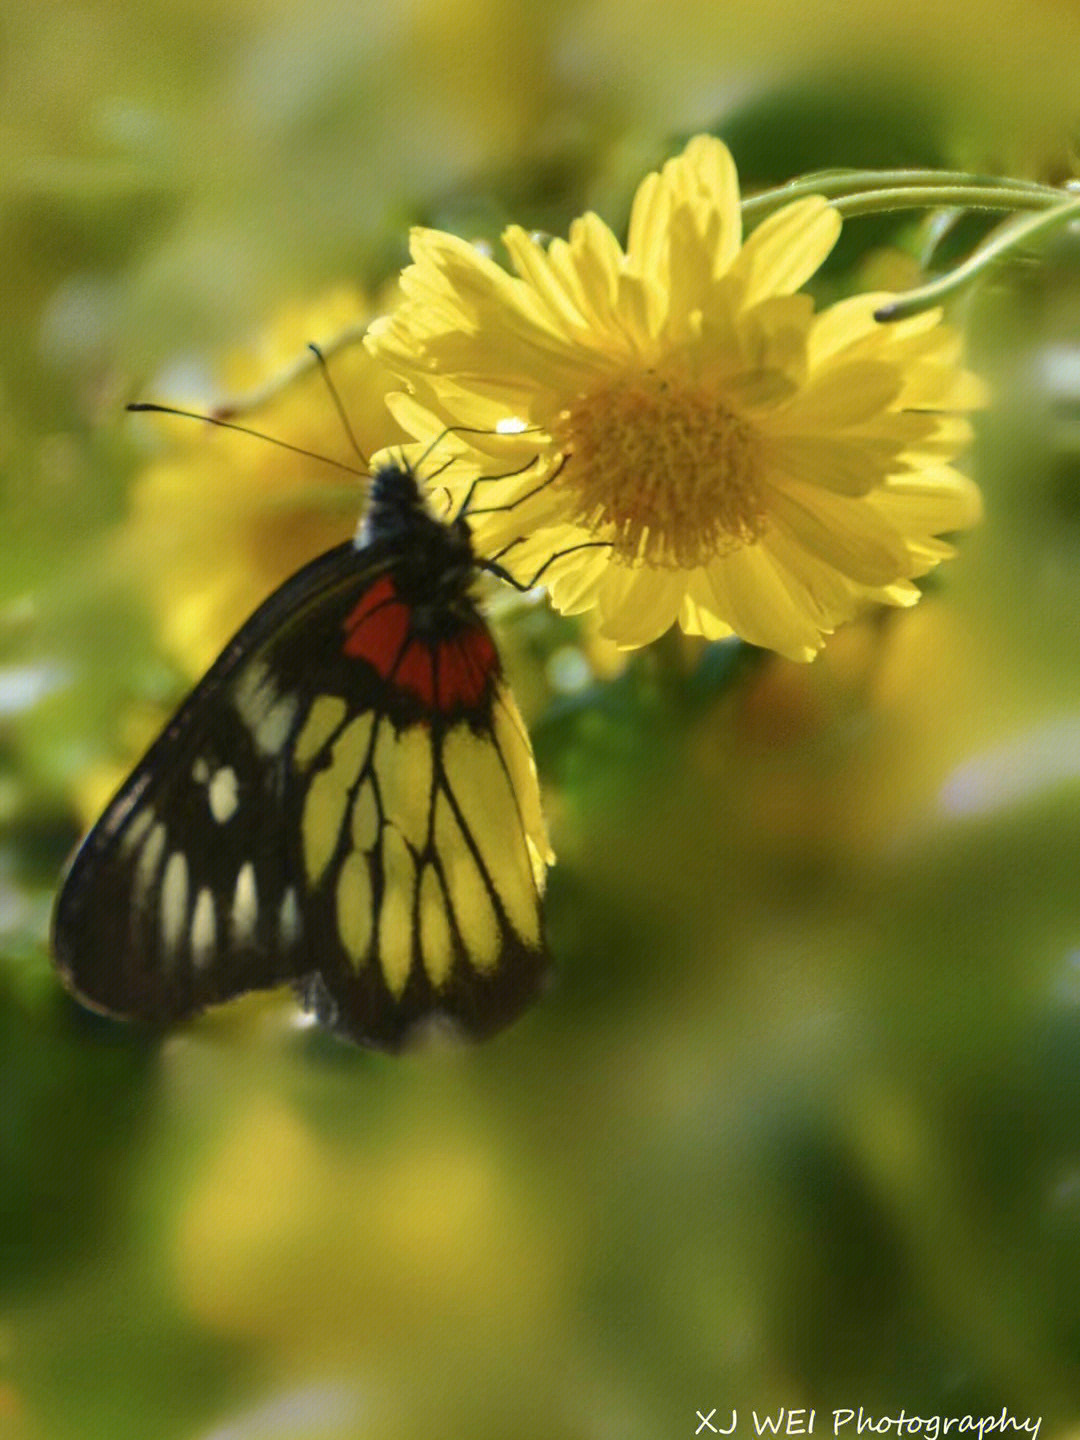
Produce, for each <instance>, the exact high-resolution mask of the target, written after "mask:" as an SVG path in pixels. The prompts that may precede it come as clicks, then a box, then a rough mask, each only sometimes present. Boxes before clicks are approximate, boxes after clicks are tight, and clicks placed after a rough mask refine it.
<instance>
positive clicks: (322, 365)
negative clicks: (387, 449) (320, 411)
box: [308, 344, 371, 470]
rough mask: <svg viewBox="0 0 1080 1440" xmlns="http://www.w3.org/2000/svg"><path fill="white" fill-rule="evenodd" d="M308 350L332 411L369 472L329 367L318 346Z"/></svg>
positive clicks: (368, 463) (369, 465)
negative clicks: (331, 401) (317, 367)
mask: <svg viewBox="0 0 1080 1440" xmlns="http://www.w3.org/2000/svg"><path fill="white" fill-rule="evenodd" d="M308 349H309V350H310V351H311V353H312V354H313V355H314V356H315V359H316V360H317V361H318V362H319V369H320V370H321V371H322V377H323V379H324V380H325V381H326V388H327V389H328V390H329V391H330V398H331V400H333V402H334V409H335V410H336V411H337V413H338V417H339V418H340V420H341V423H342V425H343V426H344V428H345V434H346V435H347V436H348V437H349V444H350V445H351V446H352V448H353V449H354V450H355V451H356V453H357V455H358V456H359V457H360V459H361V461H362V462H363V464H364V467H365V469H368V470H370V468H371V462H370V461H369V460H368V457H367V456H366V455H365V454H364V452H363V450H361V448H360V442H359V441H358V440H357V438H356V434H355V432H354V430H353V428H352V426H351V425H350V423H349V417H348V414H347V413H346V410H345V406H344V405H343V404H342V400H341V396H340V395H339V394H338V388H337V386H336V385H335V384H334V382H333V379H332V378H331V375H330V367H329V365H327V363H326V356H325V355H324V354H323V352H322V351H321V350H320V349H319V347H318V345H315V344H309V345H308Z"/></svg>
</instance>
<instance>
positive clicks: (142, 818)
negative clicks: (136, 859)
mask: <svg viewBox="0 0 1080 1440" xmlns="http://www.w3.org/2000/svg"><path fill="white" fill-rule="evenodd" d="M153 823H154V812H153V809H152V808H151V807H150V806H149V805H147V806H146V807H145V809H142V810H140V811H139V813H138V814H137V815H136V816H135V818H134V820H131V821H129V822H128V827H127V830H126V831H125V832H124V838H123V840H121V842H120V853H121V855H134V853H135V851H136V850H137V849H138V848H139V846H140V845H141V844H142V842H143V840H144V839H145V838H146V832H147V831H148V830H149V829H150V826H151V825H153Z"/></svg>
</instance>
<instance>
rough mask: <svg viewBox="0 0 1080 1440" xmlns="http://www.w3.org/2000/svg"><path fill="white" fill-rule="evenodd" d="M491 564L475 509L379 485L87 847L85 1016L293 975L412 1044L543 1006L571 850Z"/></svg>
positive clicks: (193, 702)
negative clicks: (545, 809) (550, 923)
mask: <svg viewBox="0 0 1080 1440" xmlns="http://www.w3.org/2000/svg"><path fill="white" fill-rule="evenodd" d="M482 568H488V569H492V570H494V571H495V572H496V573H503V572H501V571H500V570H499V567H498V566H497V565H495V564H494V563H492V562H487V561H484V560H481V559H478V558H477V556H476V555H475V554H474V552H473V547H472V542H471V536H470V532H469V525H468V521H467V520H466V519H465V517H464V515H462V514H460V513H459V514H458V516H457V517H456V518H455V519H453V520H451V521H449V522H444V521H443V520H440V519H437V518H436V517H435V516H434V515H433V514H432V513H431V512H430V511H429V509H428V508H427V505H426V503H425V501H424V499H423V496H422V494H421V489H420V486H419V484H418V481H417V478H416V475H415V473H414V472H413V470H412V469H411V468H410V467H409V466H408V465H407V464H406V463H404V461H402V462H401V463H391V464H386V465H384V466H382V467H381V468H379V469H377V470H376V471H375V474H374V475H373V476H372V479H371V486H370V492H369V498H368V506H367V511H366V515H365V518H364V521H363V523H362V525H361V527H360V529H359V531H358V533H357V537H356V539H355V540H353V541H349V542H346V543H345V544H343V545H340V546H338V547H337V548H336V549H333V550H330V551H328V552H327V553H326V554H325V555H322V556H321V557H320V558H318V559H316V560H313V561H312V562H311V563H310V564H309V565H307V566H305V567H304V568H303V569H302V570H300V571H299V572H298V573H297V574H295V575H294V576H293V577H292V578H291V579H289V580H287V581H286V582H285V583H284V584H283V585H282V586H281V587H280V589H278V590H277V591H275V593H274V594H272V595H271V596H270V597H269V599H267V600H266V601H265V602H264V603H263V604H262V605H261V606H260V607H259V609H258V610H256V611H255V613H254V614H253V615H252V616H251V618H250V619H249V620H248V621H247V623H246V624H245V625H244V626H243V627H242V628H241V629H240V631H239V632H238V633H237V634H236V635H235V636H234V638H233V639H232V640H231V641H230V642H229V644H228V645H227V646H226V647H225V650H224V651H223V653H222V654H221V656H220V657H219V658H218V660H217V661H216V662H215V663H214V665H212V666H211V668H210V670H209V671H208V672H207V674H206V675H205V677H204V678H203V679H202V680H201V681H200V682H199V684H198V685H197V686H196V687H195V689H194V691H193V692H192V693H191V694H190V695H189V697H188V698H187V700H186V701H185V702H184V703H183V704H182V705H181V707H180V709H179V710H178V711H177V713H176V714H175V716H174V717H173V718H172V720H170V721H169V723H168V725H166V727H165V729H164V731H163V733H162V734H161V735H160V736H159V738H158V739H157V741H156V742H155V743H154V744H153V745H152V746H151V747H150V749H149V751H148V752H147V754H146V755H145V757H144V758H143V760H142V761H141V762H140V763H139V764H138V765H137V766H136V768H135V770H134V771H133V773H132V774H131V776H130V777H129V779H128V780H127V781H126V782H125V783H124V784H123V785H122V786H121V788H120V790H119V792H118V793H117V795H116V796H115V798H114V799H113V800H112V802H111V803H110V804H109V806H108V808H107V809H106V810H105V813H104V814H103V815H102V817H101V818H100V820H99V821H98V822H97V824H96V825H95V826H94V828H93V829H92V830H91V831H90V833H89V835H88V836H87V837H86V839H85V840H84V841H83V843H82V845H81V846H80V847H79V849H78V850H77V851H76V853H75V855H74V857H73V859H72V860H71V862H70V865H69V868H68V870H67V873H66V876H65V878H64V880H63V883H62V886H61V889H60V891H59V894H58V896H57V900H56V905H55V910H54V915H53V931H52V940H53V954H54V957H55V961H56V965H57V967H58V969H59V971H60V974H61V976H62V977H63V979H64V981H65V983H66V985H67V986H68V988H69V989H70V990H71V991H72V992H73V993H74V995H75V996H76V998H77V999H78V1000H80V1001H81V1002H82V1003H83V1004H84V1005H87V1006H89V1007H90V1008H91V1009H94V1010H98V1011H102V1012H104V1013H106V1014H110V1015H114V1016H119V1017H122V1018H127V1019H131V1018H137V1019H140V1020H144V1021H149V1022H152V1023H156V1024H161V1025H165V1024H169V1023H171V1022H174V1021H178V1020H182V1019H184V1018H185V1017H187V1016H191V1015H194V1014H197V1013H198V1012H200V1011H201V1010H203V1009H204V1008H205V1007H206V1006H209V1005H214V1004H217V1003H218V1002H219V1001H223V1000H227V999H229V998H231V997H233V996H237V995H240V994H243V993H245V992H246V991H250V990H260V989H267V988H270V987H274V986H277V985H280V984H282V983H284V982H288V981H291V982H293V984H294V985H295V987H296V989H297V991H298V992H299V995H300V998H301V1001H302V1003H303V1006H304V1008H305V1009H307V1010H308V1011H309V1012H311V1013H312V1014H313V1015H314V1016H315V1018H316V1019H317V1020H318V1021H319V1022H320V1023H322V1024H323V1025H325V1026H326V1027H328V1028H329V1029H331V1030H333V1031H335V1032H336V1033H338V1034H339V1035H341V1036H343V1037H345V1038H347V1039H349V1040H352V1041H355V1042H357V1043H358V1044H362V1045H371V1046H376V1047H379V1048H382V1049H387V1050H398V1049H401V1048H402V1047H403V1046H405V1045H406V1044H408V1043H409V1042H410V1041H411V1040H412V1039H413V1038H414V1037H415V1036H417V1035H418V1034H419V1033H421V1032H423V1031H425V1030H426V1029H428V1028H435V1029H443V1028H445V1029H449V1030H452V1031H457V1032H461V1033H464V1034H465V1035H467V1036H469V1037H474V1038H479V1037H481V1036H485V1035H488V1034H490V1033H491V1032H493V1031H495V1030H497V1029H499V1028H500V1027H501V1026H503V1025H505V1024H506V1023H508V1022H509V1021H510V1020H512V1019H513V1018H514V1017H515V1016H516V1015H517V1014H518V1013H519V1012H520V1011H521V1010H522V1009H523V1008H524V1006H525V1005H526V1004H527V1003H528V1002H529V1001H530V1000H531V999H532V998H533V997H534V996H535V995H536V993H537V992H538V990H539V988H540V986H541V984H542V981H543V978H544V974H545V971H546V967H547V961H546V952H545V945H544V936H543V920H542V913H541V897H542V894H543V889H544V882H545V876H546V870H547V866H548V865H549V864H550V863H551V861H552V860H553V858H554V857H553V855H552V853H551V850H550V848H549V846H548V842H547V837H546V833H545V830H544V822H543V817H542V814H541V808H540V796H539V790H538V784H537V777H536V768H535V765H534V762H533V756H532V750H531V747H530V744H529V738H528V734H527V731H526V729H525V725H524V722H523V721H522V718H521V715H520V714H519V712H518V709H517V706H516V704H515V702H514V699H513V696H512V695H511V693H510V690H509V688H508V686H507V684H506V682H505V679H504V677H503V673H502V667H501V664H500V661H499V656H498V653H497V651H496V648H495V644H494V641H493V639H492V636H491V632H490V630H489V629H488V626H487V624H486V623H485V621H484V619H483V617H482V615H481V613H480V611H479V609H478V608H477V604H476V601H475V600H474V598H473V597H472V594H471V586H472V582H473V580H474V578H475V576H476V574H477V572H478V570H479V569H482Z"/></svg>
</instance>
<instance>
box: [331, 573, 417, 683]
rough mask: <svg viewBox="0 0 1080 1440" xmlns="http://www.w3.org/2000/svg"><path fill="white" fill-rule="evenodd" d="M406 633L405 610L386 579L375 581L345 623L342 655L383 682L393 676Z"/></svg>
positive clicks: (407, 613) (389, 581)
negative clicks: (370, 668) (373, 671)
mask: <svg viewBox="0 0 1080 1440" xmlns="http://www.w3.org/2000/svg"><path fill="white" fill-rule="evenodd" d="M408 633H409V610H408V607H407V606H405V605H403V604H402V603H401V601H400V600H399V599H398V598H397V591H396V590H395V589H394V582H393V581H392V580H391V578H390V576H389V575H384V576H383V577H382V579H381V580H376V582H375V584H374V585H372V587H371V589H370V590H369V591H368V592H367V593H366V594H365V595H364V596H363V597H362V598H361V599H360V601H359V602H358V604H356V605H355V606H354V607H353V609H352V611H351V613H350V614H349V615H348V617H347V618H346V620H345V644H344V646H343V647H342V648H343V649H344V651H345V654H346V655H349V656H351V657H352V658H353V659H354V660H366V661H367V662H368V664H369V665H374V667H375V669H376V670H377V671H378V672H379V674H380V675H382V676H383V677H384V678H388V677H389V676H390V674H391V673H392V672H393V669H394V666H395V665H396V664H397V662H398V659H399V657H400V655H401V647H402V646H403V645H404V644H405V639H406V636H407V635H408Z"/></svg>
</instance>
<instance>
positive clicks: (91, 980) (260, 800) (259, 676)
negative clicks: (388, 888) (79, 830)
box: [53, 542, 392, 1022]
mask: <svg viewBox="0 0 1080 1440" xmlns="http://www.w3.org/2000/svg"><path fill="white" fill-rule="evenodd" d="M391 563H392V555H391V553H390V552H389V551H388V550H387V549H386V547H381V546H379V545H372V546H369V547H367V548H366V549H364V550H362V551H358V550H357V548H356V547H355V546H354V545H353V544H352V542H347V543H346V544H344V545H341V546H338V547H337V548H336V549H334V550H331V551H329V552H328V553H327V554H325V555H323V556H321V557H320V558H319V559H317V560H314V561H312V563H311V564H310V565H308V566H306V567H305V568H304V569H303V570H301V571H299V572H298V573H297V574H296V575H294V576H293V577H292V578H291V579H290V580H288V581H287V582H286V583H285V584H284V585H283V586H282V587H281V588H280V589H279V590H277V591H276V592H275V593H274V594H273V595H272V596H270V598H269V599H268V600H266V601H265V602H264V604H263V605H262V606H260V608H259V609H258V610H257V611H256V612H255V614H254V615H253V616H252V617H251V619H250V620H248V622H247V623H246V624H245V625H244V626H243V628H242V629H241V630H240V631H239V632H238V634H237V635H236V636H235V637H234V639H233V640H232V641H231V642H230V643H229V645H228V646H227V647H226V649H225V651H224V652H223V653H222V655H221V656H220V657H219V659H218V660H217V661H216V662H215V664H214V665H213V666H212V667H211V669H210V670H209V671H208V672H207V674H206V676H205V677H204V679H203V680H202V681H201V682H200V684H199V685H198V686H197V687H196V688H195V690H194V691H193V692H192V694H191V695H190V696H189V697H188V699H187V700H186V701H185V703H184V704H183V705H182V706H181V708H180V709H179V710H178V711H177V713H176V715H175V716H174V717H173V719H172V720H171V721H170V722H169V724H168V726H167V727H166V728H165V730H164V732H163V733H162V734H161V736H159V738H158V739H157V741H155V743H154V744H153V745H152V746H151V748H150V750H149V751H148V752H147V754H146V756H145V757H144V759H143V760H142V762H141V763H140V764H139V766H138V767H137V768H136V770H135V771H134V773H133V774H132V775H131V777H130V779H129V780H128V781H127V782H126V784H125V785H124V786H123V787H122V789H121V790H120V791H119V793H118V794H117V796H116V797H115V799H114V800H113V801H112V803H111V804H110V805H109V807H108V809H107V810H106V811H105V813H104V815H103V816H102V817H101V819H100V820H99V821H98V823H97V824H96V825H95V827H94V829H93V830H92V831H91V832H90V834H89V835H88V836H87V837H86V839H85V840H84V841H83V843H82V845H81V846H80V848H79V850H78V851H77V853H76V855H75V857H74V859H73V860H72V862H71V865H70V868H69V870H68V872H67V875H66V877H65V879H64V881H63V885H62V888H61V890H60V893H59V896H58V898H57V903H56V909H55V913H54V919H53V950H54V954H55V957H56V962H57V965H58V967H59V969H60V971H61V973H62V974H63V976H64V978H65V980H66V982H67V983H68V985H69V986H70V988H71V989H72V990H73V991H74V992H75V993H76V994H77V995H78V997H79V998H80V999H82V1000H83V1001H85V1002H86V1003H88V1004H89V1005H91V1006H93V1007H95V1008H98V1009H101V1010H104V1011H107V1012H109V1013H112V1014H116V1015H121V1016H130V1017H138V1018H142V1019H146V1020H151V1021H159V1022H168V1021H172V1020H176V1019H179V1018H182V1017H183V1016H186V1015H190V1014H192V1013H193V1012H195V1011H198V1010H201V1009H202V1008H203V1007H204V1006H206V1005H210V1004H213V1003H214V1002H216V1001H218V1000H223V999H227V998H229V997H230V996H234V995H239V994H242V993H243V992H245V991H248V990H253V989H263V988H268V987H271V986H274V985H276V984H279V983H280V982H281V981H282V980H284V979H288V978H299V977H301V976H303V975H304V974H306V973H307V972H308V971H309V970H310V968H311V967H312V963H313V960H312V955H311V952H310V949H309V944H310V937H309V936H307V935H305V934H303V932H302V929H301V934H300V936H299V937H298V938H294V939H291V940H290V939H289V938H288V937H289V936H290V934H292V933H294V931H295V927H290V926H289V925H287V924H286V925H284V926H283V925H282V910H281V907H282V905H283V903H284V898H285V896H286V892H287V891H288V890H289V887H290V884H292V885H298V884H299V883H300V880H301V877H299V876H295V875H293V874H292V868H293V866H294V863H295V862H294V859H293V846H292V844H291V843H290V840H289V836H288V833H287V832H288V829H289V826H290V825H291V824H293V823H295V821H294V820H293V818H292V817H290V816H288V815H287V814H286V812H285V807H284V800H285V793H286V789H287V779H288V770H289V764H290V752H291V747H292V741H293V739H294V737H295V731H296V728H297V726H298V725H299V724H300V723H301V722H302V718H303V713H304V710H305V708H306V707H305V705H304V703H303V701H304V696H303V695H300V694H298V688H299V687H300V686H302V687H303V689H304V690H305V691H306V692H311V691H314V690H317V689H318V688H319V687H320V685H324V684H325V683H326V677H327V675H329V674H333V676H334V686H335V688H336V689H337V690H338V691H340V690H341V688H342V665H341V654H340V646H341V620H342V617H343V616H344V615H346V614H348V613H349V610H350V609H351V607H352V606H353V605H355V604H356V603H357V602H358V600H359V598H360V597H361V596H362V595H363V593H364V591H365V590H366V589H367V587H368V586H369V585H370V584H372V583H373V582H374V581H375V580H376V579H377V578H378V576H380V575H381V574H382V573H384V572H385V570H386V569H387V568H388V567H389V565H390V564H391ZM283 658H284V659H285V660H287V661H288V664H287V666H286V669H287V671H288V672H290V673H287V674H286V673H283V671H282V668H281V664H282V659H283ZM345 679H346V681H347V682H348V683H351V686H352V688H353V691H354V694H353V696H352V703H353V704H355V705H357V706H361V707H362V706H366V705H368V704H370V703H371V699H370V697H369V696H367V695H366V694H364V693H362V691H363V687H364V686H365V685H370V678H369V676H368V675H367V673H366V667H356V666H354V667H350V670H349V671H347V672H346V674H345ZM260 680H261V681H262V684H263V685H264V686H268V687H271V688H270V689H269V690H267V689H264V690H263V691H262V692H261V694H260V693H259V690H258V683H257V682H259V681H260ZM358 688H359V690H360V692H361V693H355V692H356V691H357V689H358ZM245 693H246V694H247V696H248V699H247V704H246V706H245V707H244V708H241V706H240V704H239V703H238V697H239V696H240V695H242V694H245ZM290 696H292V697H293V704H292V709H293V712H294V713H293V715H292V718H291V720H290V722H289V725H288V726H287V727H286V731H285V735H284V738H283V740H282V743H280V744H279V745H278V746H277V747H276V749H273V750H271V749H269V748H268V746H267V743H266V741H267V740H268V739H272V738H276V736H275V733H274V732H275V725H274V723H273V722H268V726H267V729H266V731H265V732H264V735H263V741H262V743H260V739H259V734H258V726H257V724H254V723H253V716H255V715H257V713H258V708H259V706H260V705H261V706H267V704H268V703H269V705H272V704H274V703H287V702H288V700H289V697H290ZM274 697H276V698H274ZM245 709H246V713H245ZM281 715H282V712H278V718H277V722H276V723H277V727H278V731H280V729H281V725H280V720H281ZM225 770H229V771H231V772H232V774H233V775H234V776H235V809H234V810H233V811H232V813H231V814H230V815H229V816H228V818H226V819H224V820H221V819H218V818H216V817H215V813H214V808H213V807H212V805H211V793H210V787H211V784H213V782H214V780H215V779H216V778H217V777H219V776H220V775H221V772H222V771H225ZM226 780H227V777H225V778H224V779H218V785H219V787H220V788H219V791H218V794H217V801H218V804H217V810H218V814H219V815H220V814H224V813H226V812H227V811H228V809H229V804H228V802H229V787H228V785H227V784H226V783H225V782H226ZM159 827H160V828H159ZM159 836H160V838H158V837H159ZM176 856H179V857H182V863H181V861H178V860H175V859H174V858H173V857H176ZM170 865H171V866H172V871H171V873H170V870H169V867H170ZM245 866H249V867H250V870H249V871H248V872H245V869H244V867H245ZM181 870H182V880H183V883H182V884H181V883H180V878H178V873H177V872H178V871H181ZM249 879H250V880H251V881H253V887H252V885H250V884H248V883H247V882H248V880H249ZM252 888H253V889H254V903H253V905H252V903H251V898H252V897H251V891H252ZM204 892H207V893H208V895H209V900H203V899H201V898H200V897H202V896H203V894H204ZM296 893H297V905H298V907H299V908H301V909H302V901H303V896H302V894H300V893H299V892H296ZM200 904H202V907H203V913H202V916H201V917H200V918H201V919H202V920H203V921H204V922H205V914H206V911H207V908H208V906H212V910H213V924H212V931H211V927H208V925H207V924H206V923H202V924H201V925H200V926H199V927H196V923H195V922H196V907H197V906H198V905H200ZM196 940H198V941H201V942H202V943H201V944H197V943H196Z"/></svg>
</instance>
